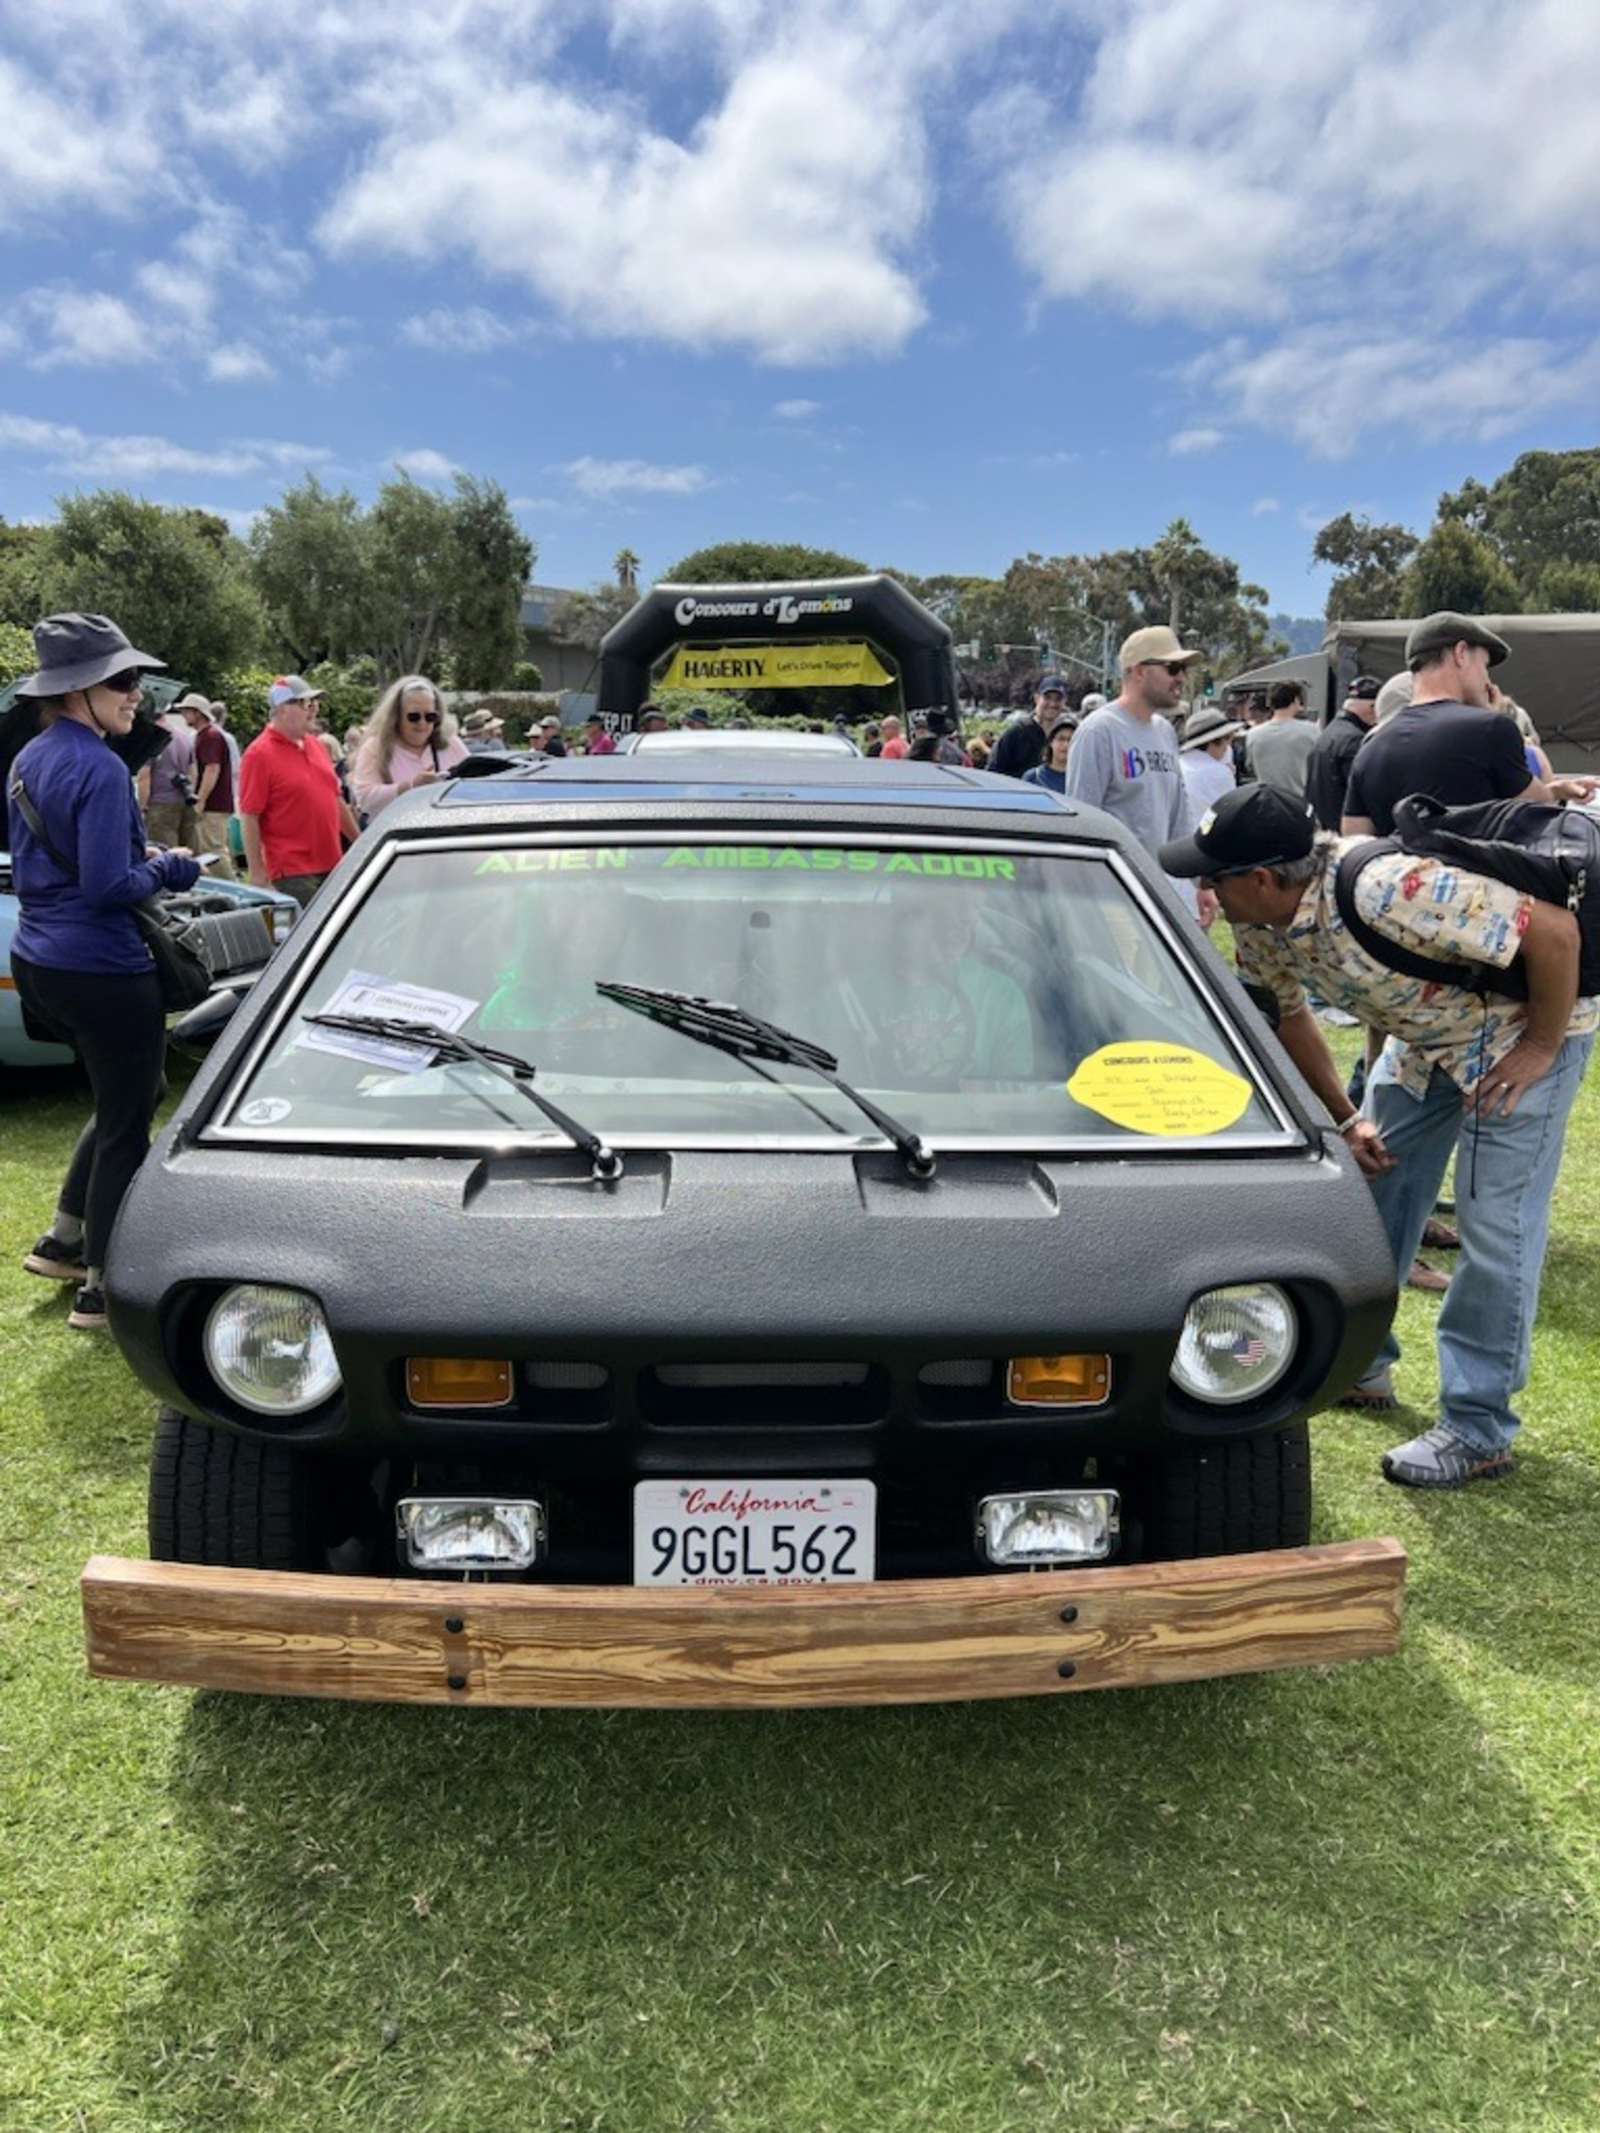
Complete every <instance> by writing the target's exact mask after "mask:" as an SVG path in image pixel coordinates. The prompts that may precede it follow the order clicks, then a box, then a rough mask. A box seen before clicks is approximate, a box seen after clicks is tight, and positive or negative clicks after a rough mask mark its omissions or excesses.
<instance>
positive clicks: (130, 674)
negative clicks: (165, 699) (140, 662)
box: [100, 667, 144, 696]
mask: <svg viewBox="0 0 1600 2133" xmlns="http://www.w3.org/2000/svg"><path fill="white" fill-rule="evenodd" d="M100 686H101V688H102V689H113V690H115V691H116V693H117V695H118V696H142V695H143V694H144V674H143V672H142V671H141V669H140V668H138V667H129V668H128V670H127V672H126V673H124V674H108V675H107V676H106V678H105V680H104V681H103V682H101V684H100Z"/></svg>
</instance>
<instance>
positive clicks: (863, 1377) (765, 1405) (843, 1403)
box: [638, 1361, 889, 1430]
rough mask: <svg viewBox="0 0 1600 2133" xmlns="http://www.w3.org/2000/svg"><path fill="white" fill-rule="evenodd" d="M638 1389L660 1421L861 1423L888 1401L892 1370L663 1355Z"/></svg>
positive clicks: (706, 1424) (725, 1425)
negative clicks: (671, 1359) (678, 1359)
mask: <svg viewBox="0 0 1600 2133" xmlns="http://www.w3.org/2000/svg"><path fill="white" fill-rule="evenodd" d="M638 1393H639V1412H640V1414H641V1416H642V1417H643V1419H644V1420H645V1421H646V1422H647V1423H648V1424H650V1425H651V1426H652V1427H654V1428H656V1429H762V1430H765V1429H772V1430H780V1429H860V1428H862V1427H863V1426H869V1425H871V1424H873V1423H877V1422H881V1421H882V1420H883V1419H884V1417H885V1415H886V1414H887V1412H888V1407H889V1379H888V1374H887V1372H885V1371H882V1370H877V1369H874V1368H873V1367H872V1366H871V1365H870V1364H867V1363H829V1362H800V1361H796V1362H774V1363H768V1362H761V1363H756V1362H750V1363H661V1364H658V1365H657V1367H656V1368H655V1369H654V1370H644V1371H641V1372H640V1374H639V1381H638Z"/></svg>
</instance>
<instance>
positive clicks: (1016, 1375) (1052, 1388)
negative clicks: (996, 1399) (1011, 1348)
mask: <svg viewBox="0 0 1600 2133" xmlns="http://www.w3.org/2000/svg"><path fill="white" fill-rule="evenodd" d="M1110 1395H1111V1358H1110V1356H1109V1355H1014V1356H1013V1357H1012V1358H1011V1361H1010V1363H1009V1364H1008V1365H1007V1368H1006V1398H1007V1399H1008V1400H1009V1401H1011V1403H1012V1405H1013V1406H1015V1407H1099V1406H1101V1405H1102V1404H1103V1403H1104V1402H1105V1401H1106V1400H1107V1399H1109V1398H1110Z"/></svg>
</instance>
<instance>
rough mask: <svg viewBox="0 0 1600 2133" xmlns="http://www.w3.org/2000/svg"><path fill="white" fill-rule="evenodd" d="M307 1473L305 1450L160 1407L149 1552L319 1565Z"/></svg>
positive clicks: (224, 1561) (278, 1566)
mask: <svg viewBox="0 0 1600 2133" xmlns="http://www.w3.org/2000/svg"><path fill="white" fill-rule="evenodd" d="M317 1464H318V1465H319V1466H320V1465H325V1462H317ZM312 1477H313V1462H312V1461H310V1460H309V1459H307V1457H306V1455H305V1454H304V1453H303V1452H295V1451H290V1450H288V1449H286V1448H285V1447H284V1446H282V1445H277V1444H256V1443H253V1442H251V1441H250V1440H249V1439H247V1438H244V1437H236V1436H234V1435H233V1434H232V1433H231V1432H230V1431H228V1430H225V1429H213V1428H212V1427H211V1425H210V1424H209V1423H207V1422H196V1421H195V1420H194V1419H193V1417H192V1416H190V1415H185V1414H181V1413H179V1411H178V1410H177V1409H176V1408H174V1407H163V1408H162V1410H161V1412H160V1415H159V1417H158V1419H157V1422H156V1441H155V1446H154V1448H153V1450H152V1452H151V1455H150V1553H151V1555H152V1557H153V1558H154V1559H155V1560H156V1561H157V1562H158V1563H209V1564H212V1565H214V1566H217V1567H221V1568H226V1569H230V1570H319V1569H321V1568H323V1567H324V1565H325V1561H326V1555H325V1549H324V1547H323V1546H322V1545H320V1544H319V1541H318V1537H317V1531H316V1521H315V1519H314V1518H313V1489H312Z"/></svg>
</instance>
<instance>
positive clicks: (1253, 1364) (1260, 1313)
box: [1172, 1281, 1295, 1407]
mask: <svg viewBox="0 0 1600 2133" xmlns="http://www.w3.org/2000/svg"><path fill="white" fill-rule="evenodd" d="M1294 1348H1295V1316H1294V1306H1293V1304H1291V1303H1290V1301H1289V1299H1288V1297H1287V1296H1285V1294H1284V1293H1283V1291H1282V1289H1280V1288H1278V1287H1276V1286H1275V1285H1274V1284H1273V1283H1272V1282H1270V1281H1248V1282H1240V1283H1238V1284H1237V1285H1236V1286H1234V1287H1232V1288H1227V1289H1207V1290H1206V1291H1205V1292H1204V1294H1203V1295H1200V1296H1197V1297H1196V1298H1195V1300H1194V1302H1193V1303H1192V1304H1190V1306H1189V1308H1188V1311H1187V1312H1186V1313H1185V1314H1184V1320H1183V1331H1182V1333H1181V1334H1180V1335H1179V1336H1178V1352H1177V1354H1176V1356H1175V1357H1174V1358H1173V1363H1172V1375H1173V1378H1174V1380H1175V1381H1176V1383H1177V1384H1178V1385H1180V1386H1181V1387H1182V1388H1183V1390H1184V1391H1185V1392H1187V1393H1190V1394H1192V1396H1193V1397H1194V1398H1195V1399H1197V1400H1205V1401H1207V1402H1209V1403H1210V1404H1211V1405H1212V1406H1214V1407H1231V1406H1233V1405H1235V1404H1236V1403H1237V1402H1239V1401H1241V1400H1255V1399H1259V1398H1260V1396H1261V1394H1262V1393H1264V1392H1266V1391H1267V1390H1268V1389H1269V1387H1271V1386H1273V1385H1276V1384H1277V1382H1278V1380H1279V1378H1281V1377H1282V1376H1283V1373H1284V1372H1285V1371H1286V1370H1287V1369H1288V1367H1289V1365H1290V1363H1291V1362H1292V1361H1293V1359H1294Z"/></svg>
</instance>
